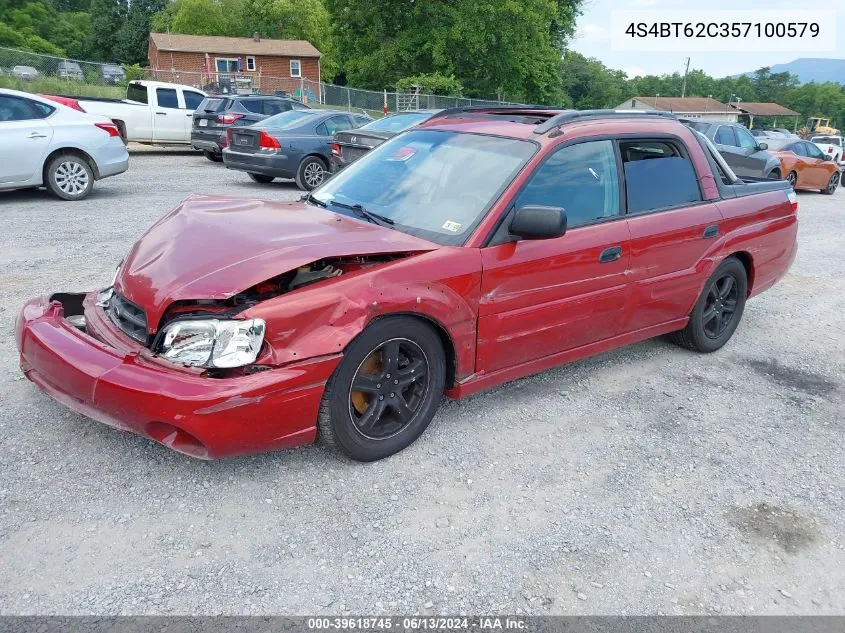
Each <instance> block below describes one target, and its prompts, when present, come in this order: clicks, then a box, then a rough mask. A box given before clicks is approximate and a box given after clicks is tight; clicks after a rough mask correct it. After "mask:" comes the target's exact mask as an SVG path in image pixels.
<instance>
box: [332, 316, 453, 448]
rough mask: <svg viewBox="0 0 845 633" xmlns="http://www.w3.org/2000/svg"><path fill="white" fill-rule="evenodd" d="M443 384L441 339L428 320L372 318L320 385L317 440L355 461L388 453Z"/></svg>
mask: <svg viewBox="0 0 845 633" xmlns="http://www.w3.org/2000/svg"><path fill="white" fill-rule="evenodd" d="M445 381H446V358H445V353H444V351H443V344H442V343H441V341H440V337H439V336H438V334H437V332H435V331H434V329H433V328H432V327H431V326H430V325H428V324H426V323H424V322H422V321H420V320H418V319H414V318H411V317H387V318H383V319H378V320H377V321H375V322H374V323H373V324H372V325H370V326H369V327H368V328H367V329H366V330H364V332H362V333H361V334H360V335H359V336H358V337H357V338H356V339H355V340H354V341H353V342H352V343H351V344H350V345H349V346H348V347H347V349H346V352H345V353H344V357H343V360H342V361H341V362H340V364H339V365H338V367H337V369H336V370H335V372H334V374H333V375H332V377H331V378H330V379H329V381H328V383H327V384H326V390H325V392H324V394H323V401H322V403H321V405H320V413H319V416H318V434H319V438H320V441H321V442H322V443H324V444H326V445H328V446H332V447H336V448H338V449H340V450H341V451H343V452H344V453H346V455H348V456H349V457H351V458H352V459H354V460H357V461H362V462H369V461H375V460H377V459H383V458H385V457H388V456H390V455H393V454H394V453H397V452H399V451H401V450H402V449H403V448H405V447H407V446H408V445H410V444H411V443H412V442H414V441H415V440H416V439H417V438H418V437H419V436H420V435H422V433H423V431H425V429H426V428H427V427H428V425H429V423H430V422H431V419H432V417H434V413H435V412H436V411H437V408H438V406H439V405H440V400H441V398H442V396H443V388H444V385H445Z"/></svg>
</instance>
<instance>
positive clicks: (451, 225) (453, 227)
mask: <svg viewBox="0 0 845 633" xmlns="http://www.w3.org/2000/svg"><path fill="white" fill-rule="evenodd" d="M461 226H462V225H461V223H460V222H453V221H452V220H446V221H445V222H444V223H443V228H444V229H445V230H447V231H451V232H452V233H457V232H458V231H460V229H461Z"/></svg>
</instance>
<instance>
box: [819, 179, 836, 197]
mask: <svg viewBox="0 0 845 633" xmlns="http://www.w3.org/2000/svg"><path fill="white" fill-rule="evenodd" d="M837 185H839V174H833V175H832V176H831V177H830V180H829V181H828V183H827V187H826V188H825V189H822V193H824V194H827V195H828V196H832V195H833V194H834V193H835V192H836V187H837Z"/></svg>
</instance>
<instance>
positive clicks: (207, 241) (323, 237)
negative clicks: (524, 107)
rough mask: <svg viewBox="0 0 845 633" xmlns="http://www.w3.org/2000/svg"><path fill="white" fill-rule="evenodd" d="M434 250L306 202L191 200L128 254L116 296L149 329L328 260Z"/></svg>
mask: <svg viewBox="0 0 845 633" xmlns="http://www.w3.org/2000/svg"><path fill="white" fill-rule="evenodd" d="M437 248H438V246H437V244H434V243H432V242H428V241H426V240H422V239H419V238H416V237H413V236H411V235H407V234H405V233H401V232H399V231H394V230H392V229H387V228H383V227H380V226H377V225H375V224H370V223H367V222H364V221H359V220H356V219H354V218H349V217H346V216H343V215H340V214H336V213H332V212H330V211H326V210H323V209H319V208H316V207H313V206H311V205H308V204H306V203H304V202H269V201H265V200H246V199H241V198H224V197H220V196H196V195H195V196H191V197H189V198H187V199H186V200H185V201H183V202H182V203H181V204H180V205H179V206H178V207H176V209H174V210H173V211H171V212H170V213H168V214H167V215H165V216H164V217H163V218H161V219H160V220H159V221H158V222H156V223H155V224H154V225H153V226H152V227H151V228H150V230H149V231H147V232H146V233H145V234H144V236H143V237H141V239H139V240H138V241H137V242H136V243H135V245H134V246H133V247H132V250H131V251H130V252H129V255H127V257H126V259H125V260H124V262H123V265H122V266H121V269H120V274H119V275H118V278H117V281H116V282H115V289H116V290H117V291H118V292H119V293H120V294H122V295H123V296H124V297H126V298H127V299H129V300H130V301H132V302H133V303H135V304H136V305H138V306H140V307H142V308H144V310H145V311H146V312H147V322H148V323H149V324H150V330H151V331H155V330H156V329H157V326H158V323H159V321H160V320H161V316H162V314H163V313H164V311H165V310H166V309H167V307H168V306H169V305H170V304H171V303H172V302H174V301H179V300H186V299H227V298H229V297H231V296H232V295H235V294H237V293H239V292H242V291H244V290H246V289H248V288H251V287H252V286H254V285H255V284H257V283H260V282H262V281H266V280H267V279H270V278H272V277H275V276H277V275H280V274H282V273H285V272H287V271H289V270H293V269H295V268H298V267H300V266H304V265H306V264H309V263H311V262H314V261H316V260H319V259H323V258H326V257H344V256H353V255H373V254H379V253H400V252H423V251H432V250H435V249H437Z"/></svg>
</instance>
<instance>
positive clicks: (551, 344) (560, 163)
mask: <svg viewBox="0 0 845 633" xmlns="http://www.w3.org/2000/svg"><path fill="white" fill-rule="evenodd" d="M620 192H621V187H620V175H619V173H618V168H617V162H616V154H615V150H614V146H613V142H612V141H610V140H606V139H602V140H590V139H586V140H576V141H574V142H569V143H567V144H565V145H563V144H562V145H559V146H558V147H557V148H556V149H554V150H552V152H551V153H550V154H549V156H548V157H547V158H546V160H545V161H543V163H542V164H541V165H540V166H539V167H538V168H537V169H536V170H535V171H534V172H533V173H532V175H531V176H530V177H529V179H528V180H527V182H526V183H525V185H524V186H523V187H522V188H521V190H520V191H519V193H518V194H517V195H516V197H515V198H514V204H513V205H512V207H511V209H510V212H509V214H508V215H509V216H510V215H511V214H512V213H513V211H514V210H515V209H517V208H520V207H523V206H528V205H543V206H553V207H562V208H564V209H565V210H566V213H567V222H568V229H567V231H566V233H565V234H564V235H563V236H562V237H559V238H554V239H545V240H520V241H514V240H513V238H511V237H510V235H509V233H508V231H507V227H508V225H509V223H510V218H509V217H506V218H505V219H504V221H503V223H502V224H501V225H500V228H499V230H498V231H497V232H496V235H494V237H493V239H492V241H491V242H490V245H488V246H486V247H484V248H482V249H481V259H482V269H483V271H482V281H481V286H482V289H481V301H480V303H479V313H478V344H477V358H476V367H477V369H478V370H479V371H484V372H491V371H496V370H499V369H503V368H505V367H510V366H514V365H519V364H521V363H526V362H530V361H532V360H536V359H538V358H542V357H544V356H550V355H552V354H556V353H560V352H563V351H566V350H571V349H575V348H578V347H582V346H584V345H588V344H590V343H594V342H596V341H600V340H603V339H608V338H612V337H613V336H615V335H616V334H618V332H619V329H620V326H621V322H622V308H624V306H625V303H626V299H627V294H628V281H627V278H626V271H627V268H628V261H629V258H630V248H629V245H630V238H629V233H628V227H627V224H626V222H625V220H624V217H623V215H622V208H621V205H620V195H621V194H620Z"/></svg>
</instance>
